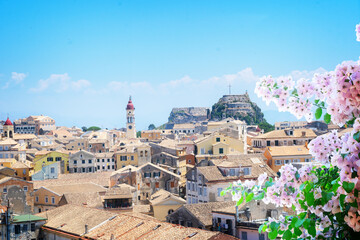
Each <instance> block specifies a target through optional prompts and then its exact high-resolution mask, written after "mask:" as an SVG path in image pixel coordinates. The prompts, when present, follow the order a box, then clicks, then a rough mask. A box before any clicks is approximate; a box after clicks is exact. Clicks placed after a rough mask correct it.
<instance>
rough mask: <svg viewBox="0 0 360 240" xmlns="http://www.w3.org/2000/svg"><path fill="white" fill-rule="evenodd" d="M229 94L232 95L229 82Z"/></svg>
mask: <svg viewBox="0 0 360 240" xmlns="http://www.w3.org/2000/svg"><path fill="white" fill-rule="evenodd" d="M228 87H229V95H231V84H230V83H229V86H228Z"/></svg>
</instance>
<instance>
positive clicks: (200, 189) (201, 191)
mask: <svg viewBox="0 0 360 240" xmlns="http://www.w3.org/2000/svg"><path fill="white" fill-rule="evenodd" d="M202 193H203V189H202V187H199V196H201V195H202Z"/></svg>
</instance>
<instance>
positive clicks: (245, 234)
mask: <svg viewBox="0 0 360 240" xmlns="http://www.w3.org/2000/svg"><path fill="white" fill-rule="evenodd" d="M247 239H248V238H247V232H241V240H247Z"/></svg>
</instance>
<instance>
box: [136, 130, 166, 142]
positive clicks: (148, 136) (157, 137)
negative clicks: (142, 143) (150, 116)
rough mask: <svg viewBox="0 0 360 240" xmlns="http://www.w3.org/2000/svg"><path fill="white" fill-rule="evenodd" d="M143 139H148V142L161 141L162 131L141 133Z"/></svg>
mask: <svg viewBox="0 0 360 240" xmlns="http://www.w3.org/2000/svg"><path fill="white" fill-rule="evenodd" d="M141 138H144V139H147V140H148V141H154V140H160V139H161V130H147V131H141Z"/></svg>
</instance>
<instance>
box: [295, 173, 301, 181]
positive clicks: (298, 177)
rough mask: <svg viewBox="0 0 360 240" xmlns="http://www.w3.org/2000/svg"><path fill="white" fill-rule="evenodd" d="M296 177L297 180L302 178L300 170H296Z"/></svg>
mask: <svg viewBox="0 0 360 240" xmlns="http://www.w3.org/2000/svg"><path fill="white" fill-rule="evenodd" d="M295 178H296V180H299V179H300V174H299V172H298V171H296V173H295Z"/></svg>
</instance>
